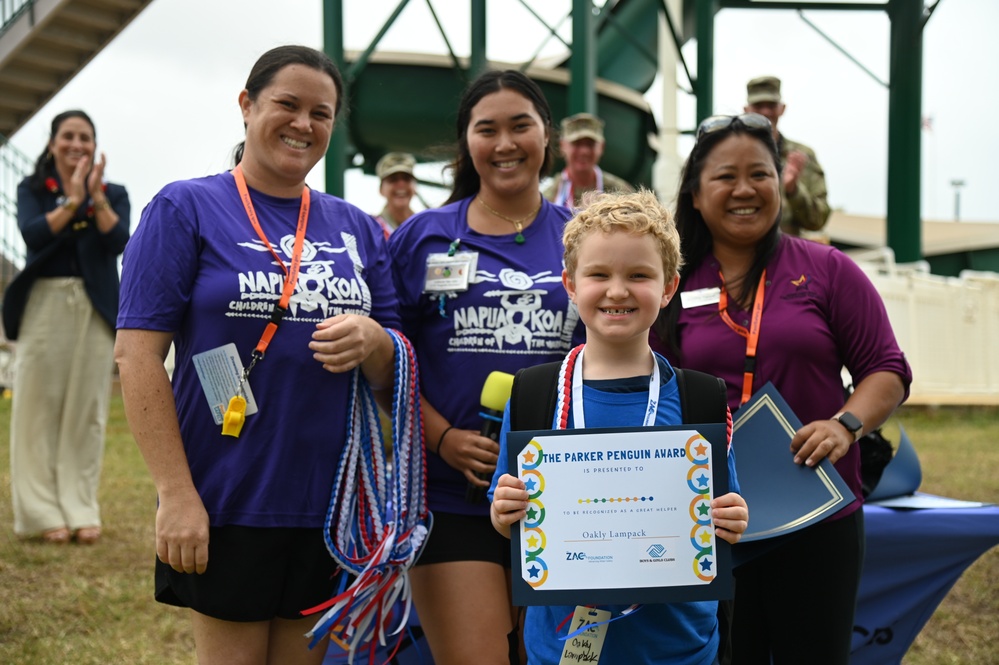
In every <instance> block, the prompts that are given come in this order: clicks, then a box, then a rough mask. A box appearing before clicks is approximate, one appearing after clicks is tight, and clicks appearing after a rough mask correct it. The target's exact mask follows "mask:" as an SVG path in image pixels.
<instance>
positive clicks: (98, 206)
mask: <svg viewBox="0 0 999 665" xmlns="http://www.w3.org/2000/svg"><path fill="white" fill-rule="evenodd" d="M110 209H111V202H110V201H108V200H107V199H104V200H103V201H101V202H99V203H95V204H94V210H95V211H100V210H110Z"/></svg>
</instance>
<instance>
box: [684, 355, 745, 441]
mask: <svg viewBox="0 0 999 665" xmlns="http://www.w3.org/2000/svg"><path fill="white" fill-rule="evenodd" d="M673 371H674V372H676V387H677V389H678V390H679V393H680V412H681V414H682V415H683V422H684V423H689V424H698V423H725V425H726V429H727V434H728V437H727V438H728V443H729V445H731V443H732V412H731V411H729V408H728V392H727V389H726V387H725V382H724V381H722V380H721V379H719V378H718V377H717V376H712V375H711V374H705V373H704V372H698V371H696V370H692V369H680V368H679V367H675V368H673Z"/></svg>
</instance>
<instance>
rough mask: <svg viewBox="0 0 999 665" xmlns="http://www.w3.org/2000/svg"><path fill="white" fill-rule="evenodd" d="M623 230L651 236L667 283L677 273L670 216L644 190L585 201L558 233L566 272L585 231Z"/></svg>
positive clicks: (572, 267)
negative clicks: (563, 248) (581, 207)
mask: <svg viewBox="0 0 999 665" xmlns="http://www.w3.org/2000/svg"><path fill="white" fill-rule="evenodd" d="M593 231H600V232H601V233H611V232H612V231H624V232H625V233H631V234H633V235H651V236H652V237H653V238H654V239H655V241H656V245H657V246H658V248H659V255H660V256H661V257H662V260H663V274H664V275H665V277H666V281H667V282H669V281H670V280H672V279H673V278H674V277H675V276H676V275H679V274H680V266H682V265H683V257H682V256H681V255H680V234H679V233H677V231H676V224H674V223H673V215H671V214H670V212H669V210H667V209H666V207H665V206H663V204H662V203H660V202H659V198H658V197H657V196H656V195H655V194H654V193H653V192H651V191H649V190H647V189H644V188H642V189H640V190H638V191H637V192H633V193H627V194H599V195H597V196H595V197H593V198H590V199H588V200H587V201H586V207H585V208H583V209H582V210H580V211H579V212H578V213H577V214H576V216H575V217H573V218H572V219H571V220H569V223H568V224H566V225H565V230H564V231H563V232H562V244H563V245H564V246H565V253H564V254H563V255H562V260H563V262H564V263H565V269H566V271H567V272H568V273H569V275H570V276H571V275H573V274H575V272H576V262H577V259H578V255H579V246H580V245H581V244H582V242H583V238H585V237H586V236H587V235H588V234H589V233H592V232H593Z"/></svg>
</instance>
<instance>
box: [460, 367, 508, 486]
mask: <svg viewBox="0 0 999 665" xmlns="http://www.w3.org/2000/svg"><path fill="white" fill-rule="evenodd" d="M512 391H513V374H507V373H506V372H490V373H489V376H487V377H486V382H485V383H484V384H483V385H482V395H481V396H480V397H479V403H480V404H481V405H482V411H481V412H480V413H479V415H480V416H482V429H481V430H479V434H481V435H482V436H484V437H486V438H489V439H492V440H493V441H497V442H498V441H499V435H500V430H501V429H502V428H503V410H504V409H505V408H506V403H507V401H508V400H509V399H510V393H511V392H512ZM475 475H476V476H478V477H479V478H480V479H482V480H492V474H489V473H476V474H475ZM487 489H488V488H487V487H479V486H478V485H473V484H472V483H468V487H466V488H465V501H466V502H467V503H482V500H483V499H485V498H486V490H487Z"/></svg>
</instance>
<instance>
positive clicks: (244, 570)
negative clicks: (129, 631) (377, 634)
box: [156, 526, 338, 621]
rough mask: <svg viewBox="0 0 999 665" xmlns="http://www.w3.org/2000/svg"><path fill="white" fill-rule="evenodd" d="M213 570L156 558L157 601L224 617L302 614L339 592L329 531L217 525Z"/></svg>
mask: <svg viewBox="0 0 999 665" xmlns="http://www.w3.org/2000/svg"><path fill="white" fill-rule="evenodd" d="M208 537H209V541H208V569H207V570H206V571H205V572H204V573H203V574H201V575H197V574H189V573H178V572H177V571H175V570H174V569H173V568H171V567H170V566H169V565H168V564H165V563H163V562H162V561H160V560H159V559H158V558H157V560H156V600H158V601H159V602H161V603H165V604H167V605H176V606H178V607H189V608H191V609H192V610H194V611H196V612H199V613H201V614H204V615H206V616H210V617H213V618H215V619H222V620H224V621H269V620H271V619H274V618H281V619H301V618H303V617H302V614H301V611H302V610H305V609H308V608H310V607H315V606H316V605H319V604H320V603H322V602H324V601H327V600H329V599H330V598H331V597H332V595H333V590H334V579H333V576H334V574H335V573H336V571H337V570H338V567H337V564H336V562H335V561H334V560H333V558H332V557H331V556H330V554H329V552H328V551H327V550H326V545H325V543H324V542H323V531H322V529H319V528H314V529H282V528H274V529H265V528H254V527H244V526H223V527H211V528H210V530H209V536H208Z"/></svg>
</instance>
